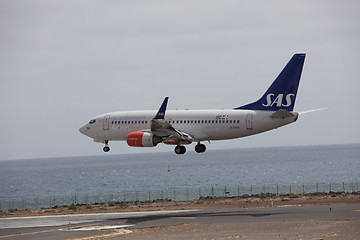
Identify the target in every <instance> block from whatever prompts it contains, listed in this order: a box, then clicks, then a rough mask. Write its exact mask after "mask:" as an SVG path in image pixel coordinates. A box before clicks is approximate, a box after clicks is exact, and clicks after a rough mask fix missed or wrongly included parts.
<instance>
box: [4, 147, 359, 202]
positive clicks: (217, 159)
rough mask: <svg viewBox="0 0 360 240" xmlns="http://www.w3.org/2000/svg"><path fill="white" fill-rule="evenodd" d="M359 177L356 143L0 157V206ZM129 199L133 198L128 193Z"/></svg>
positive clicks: (305, 183) (308, 183)
mask: <svg viewBox="0 0 360 240" xmlns="http://www.w3.org/2000/svg"><path fill="white" fill-rule="evenodd" d="M359 182H360V144H352V145H328V146H306V147H274V148H252V149H231V150H207V151H206V152H205V153H202V154H198V153H195V152H192V151H188V152H187V153H186V154H184V155H176V154H175V153H173V152H172V151H171V152H166V153H146V154H122V155H109V154H105V153H104V154H103V155H101V156H86V157H67V158H51V159H27V160H9V161H0V201H1V202H0V203H2V209H8V208H10V206H5V205H6V204H8V202H9V201H13V200H19V199H22V200H23V201H25V200H26V199H28V200H29V201H30V199H34V198H36V199H42V198H49V197H50V198H52V197H54V201H55V200H56V197H59V196H64V197H65V196H76V195H77V196H104V195H111V196H122V198H123V200H126V196H125V193H126V192H133V193H134V192H139V193H146V197H143V198H145V199H146V198H147V197H148V195H149V199H150V198H154V197H150V193H155V192H156V193H157V194H160V191H161V194H162V196H161V197H164V196H163V195H164V192H165V193H166V192H167V193H169V192H171V198H176V197H177V198H181V196H180V195H179V194H178V195H177V196H173V194H176V192H175V191H176V190H178V191H179V192H180V190H183V192H182V194H183V195H184V196H182V199H184V198H189V195H191V194H193V195H194V193H191V194H190V193H189V191H192V190H196V194H198V192H199V194H200V195H201V194H204V193H201V192H200V191H201V189H206V191H207V195H210V194H214V192H212V193H210V189H212V190H211V191H214V189H221V191H222V192H224V191H223V190H224V189H225V192H227V193H229V192H228V190H226V188H227V189H237V190H232V192H233V194H232V195H236V194H235V193H234V192H236V191H237V193H238V194H239V193H240V191H244V189H247V192H246V193H249V191H250V186H251V191H252V190H253V189H254V191H255V189H256V188H258V189H259V190H258V191H261V192H267V191H269V187H268V186H271V187H272V190H271V191H270V192H274V191H275V190H274V188H275V186H277V188H278V186H282V187H284V186H286V188H288V186H290V189H289V190H290V191H292V190H291V186H297V188H300V187H299V186H303V190H304V186H312V187H313V188H315V186H318V184H323V185H324V184H325V185H326V188H329V186H330V190H331V183H333V186H335V184H337V186H338V188H340V190H349V189H348V188H349V187H350V185H349V184H350V183H351V184H352V186H351V188H352V190H354V189H355V190H357V191H358V188H359V186H358V184H359ZM345 184H346V186H345ZM345 187H346V188H347V189H345ZM265 188H268V189H265ZM293 190H294V187H293ZM337 190H339V189H337ZM202 191H203V192H204V191H205V190H202ZM276 191H279V189H277V190H276ZM283 191H288V190H283ZM147 193H149V194H148V195H147ZM243 193H244V192H243ZM196 194H195V195H196ZM185 195H187V196H185ZM128 196H129V195H128ZM133 198H135V196H133ZM136 198H141V197H139V196H138V195H136ZM158 198H160V196H158ZM190 198H196V196H192V197H191V196H190ZM24 199H25V200H24ZM128 199H129V197H128ZM120 200H121V199H120ZM136 200H138V199H136ZM139 200H140V199H139ZM99 201H101V199H100V200H99ZM8 205H11V204H8ZM24 207H25V206H24Z"/></svg>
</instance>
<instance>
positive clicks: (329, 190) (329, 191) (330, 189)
mask: <svg viewBox="0 0 360 240" xmlns="http://www.w3.org/2000/svg"><path fill="white" fill-rule="evenodd" d="M329 193H331V183H329Z"/></svg>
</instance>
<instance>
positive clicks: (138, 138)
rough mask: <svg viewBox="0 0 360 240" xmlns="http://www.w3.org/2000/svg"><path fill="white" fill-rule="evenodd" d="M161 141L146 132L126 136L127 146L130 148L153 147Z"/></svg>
mask: <svg viewBox="0 0 360 240" xmlns="http://www.w3.org/2000/svg"><path fill="white" fill-rule="evenodd" d="M159 142H161V139H158V137H157V136H154V135H153V134H152V133H148V132H131V133H129V135H128V136H127V144H128V145H129V146H131V147H155V146H156V145H157V144H158V143H159Z"/></svg>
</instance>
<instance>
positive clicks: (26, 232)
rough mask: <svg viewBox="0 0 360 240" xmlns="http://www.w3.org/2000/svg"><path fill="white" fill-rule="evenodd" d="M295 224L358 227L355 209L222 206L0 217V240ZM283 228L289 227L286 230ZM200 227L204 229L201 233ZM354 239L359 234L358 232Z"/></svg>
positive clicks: (358, 213)
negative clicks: (218, 207)
mask: <svg viewBox="0 0 360 240" xmlns="http://www.w3.org/2000/svg"><path fill="white" fill-rule="evenodd" d="M299 221H300V222H303V223H306V222H310V223H312V224H310V225H309V227H312V226H313V225H314V223H319V222H320V223H322V224H325V223H329V221H330V222H331V224H333V223H337V224H340V223H341V224H343V223H350V222H351V223H352V224H358V225H359V227H360V205H326V206H282V207H266V208H224V209H204V210H201V209H199V210H171V211H149V212H126V213H125V212H123V213H102V214H81V215H61V216H40V217H16V218H2V219H0V239H6V240H11V239H55V240H56V239H70V238H71V239H73V238H83V237H86V236H93V235H104V234H111V233H113V232H114V229H129V230H132V231H134V233H132V234H128V235H126V237H127V239H147V238H146V237H147V234H148V237H149V236H150V235H151V234H152V235H154V234H155V235H154V236H151V237H159V236H160V235H159V236H157V235H156V234H157V233H159V232H157V233H156V231H155V230H156V229H159V231H165V232H163V233H162V234H165V233H166V229H167V228H171V229H173V230H172V232H171V233H174V232H176V231H177V229H182V228H184V226H188V227H189V226H192V227H193V230H194V232H193V234H195V235H191V236H189V237H192V238H194V239H196V229H197V231H198V233H199V231H204V232H205V233H207V234H212V235H211V236H214V235H216V234H220V233H221V230H220V229H219V231H216V232H213V233H212V232H211V230H213V226H223V229H225V228H227V227H229V228H230V229H229V230H227V231H226V233H225V232H224V234H228V233H230V232H231V231H233V232H234V234H235V233H236V234H241V232H239V231H240V230H239V226H242V225H246V226H247V229H246V230H247V231H250V230H249V229H250V228H251V226H252V225H254V224H257V226H259V224H258V223H261V224H262V225H263V224H264V223H268V224H270V225H271V224H272V223H275V225H276V226H277V227H278V228H279V227H280V230H281V225H282V224H284V223H287V224H290V225H291V224H295V223H296V224H298V223H299ZM270 225H269V226H270ZM305 225H306V224H305ZM305 225H304V226H305ZM231 226H232V227H231ZM286 227H287V228H289V226H286ZM359 227H358V228H357V229H356V228H354V229H353V230H351V231H350V230H349V231H350V234H352V231H353V232H354V233H355V231H359ZM149 228H152V229H153V231H152V232H151V231H150V232H149V233H147V234H145V235H144V234H143V233H141V231H142V230H143V229H149ZM206 228H210V229H209V230H206ZM201 229H202V230H201ZM231 229H232V230H231ZM244 231H245V229H244ZM244 231H243V233H244ZM268 231H272V229H271V228H269V229H268ZM278 231H279V230H278ZM117 233H118V234H115V235H114V236H112V237H111V236H110V235H109V237H111V238H110V239H122V237H124V236H121V235H120V234H121V233H126V232H117ZM139 233H141V235H139ZM169 234H170V233H169ZM161 236H162V235H161ZM184 236H186V235H183V237H184ZM234 236H235V235H234ZM355 236H356V235H355ZM357 236H360V234H359V235H357ZM141 237H143V238H141ZM234 238H235V237H234ZM184 239H185V238H184ZM215 239H216V238H215ZM219 239H220V238H219ZM229 239H231V238H229ZM255 239H256V238H255ZM290 239H291V238H290ZM355 239H358V238H355Z"/></svg>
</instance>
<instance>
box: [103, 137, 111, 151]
mask: <svg viewBox="0 0 360 240" xmlns="http://www.w3.org/2000/svg"><path fill="white" fill-rule="evenodd" d="M108 144H109V141H108V140H105V147H104V148H103V150H104V152H108V151H110V148H109V145H108Z"/></svg>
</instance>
